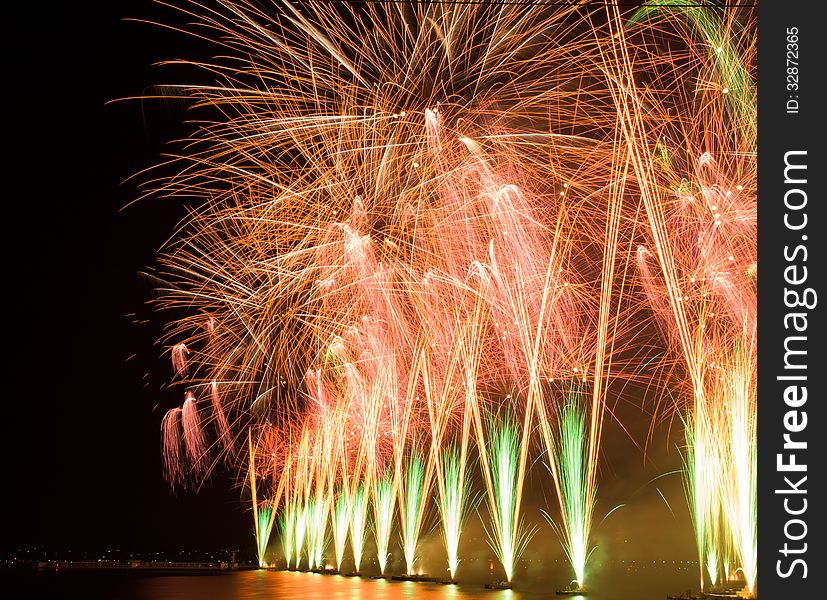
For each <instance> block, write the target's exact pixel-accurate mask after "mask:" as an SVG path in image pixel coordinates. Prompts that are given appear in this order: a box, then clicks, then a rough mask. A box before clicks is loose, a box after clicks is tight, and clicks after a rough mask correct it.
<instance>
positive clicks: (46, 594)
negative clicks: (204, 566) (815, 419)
mask: <svg viewBox="0 0 827 600" xmlns="http://www.w3.org/2000/svg"><path fill="white" fill-rule="evenodd" d="M694 575H695V574H694V572H690V571H680V570H676V569H667V568H663V569H650V570H647V571H636V572H629V571H628V570H623V569H619V568H613V569H606V570H604V571H602V572H594V573H593V585H592V589H591V592H590V594H589V595H588V596H587V597H585V598H584V597H582V596H569V597H570V598H583V600H663V599H664V598H665V596H666V594H667V593H673V594H674V593H680V592H683V591H684V590H686V589H688V588H691V587H694V586H693V582H694V579H695V576H694ZM16 583H18V584H22V585H23V586H24V588H25V589H26V590H27V592H28V593H27V594H26V595H27V597H32V596H33V597H37V598H50V599H57V598H84V599H86V600H97V599H101V600H103V599H106V600H284V599H288V598H290V599H292V598H296V599H300V600H340V599H341V600H359V599H365V600H368V599H370V600H374V599H375V600H404V599H415V600H437V599H439V600H442V599H445V600H451V599H457V600H466V599H470V598H481V599H484V600H535V599H540V598H548V599H551V598H558V597H559V598H562V597H560V596H556V595H555V593H554V591H555V589H558V588H559V587H562V585H565V584H562V585H556V586H555V585H554V583H553V582H551V581H549V582H546V581H517V582H515V584H514V589H513V590H486V589H485V588H484V587H483V586H482V584H479V583H467V584H459V585H441V584H437V583H419V582H410V581H387V580H383V579H362V578H358V577H340V576H338V575H320V574H314V573H298V572H285V571H235V572H229V573H216V574H210V575H159V576H151V575H140V574H134V573H128V572H125V573H94V572H63V573H31V574H27V575H23V576H21V577H20V578H19V580H18V581H16ZM6 589H7V588H6ZM7 597H8V596H7Z"/></svg>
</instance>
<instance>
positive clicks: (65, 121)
mask: <svg viewBox="0 0 827 600" xmlns="http://www.w3.org/2000/svg"><path fill="white" fill-rule="evenodd" d="M14 11H15V13H14V18H13V19H11V20H10V21H9V22H7V27H9V28H10V29H16V30H17V31H15V32H13V33H15V34H16V38H17V39H18V42H17V44H16V45H15V47H14V48H12V51H11V53H10V54H6V61H7V63H8V64H10V66H11V67H12V69H11V71H7V73H6V75H7V77H6V78H5V79H6V80H5V82H4V85H3V87H4V89H6V90H7V92H8V93H9V94H10V95H11V96H12V98H13V103H14V105H15V107H14V109H13V110H12V111H9V112H6V113H5V115H4V120H5V123H6V124H7V126H8V125H11V126H12V127H13V128H14V138H13V140H14V141H13V142H12V143H8V145H7V147H6V153H7V155H8V154H11V155H12V156H13V163H12V165H7V167H6V173H7V175H8V177H9V178H10V179H11V181H12V182H13V187H12V188H11V193H7V194H5V195H4V196H5V198H4V200H5V206H6V210H7V211H9V212H7V213H6V217H5V219H4V223H5V227H4V230H5V231H4V236H3V237H4V245H5V246H6V249H5V253H4V254H5V257H6V260H4V261H3V262H4V267H5V271H6V273H5V277H4V279H5V282H4V288H5V295H6V303H4V304H5V306H6V308H5V309H4V311H3V312H4V319H3V322H4V325H5V326H4V327H3V330H4V331H3V333H4V335H3V338H4V340H5V345H6V348H7V350H6V352H7V356H10V358H11V361H10V362H8V363H7V370H6V377H5V386H4V387H5V390H6V394H4V396H5V397H4V399H3V406H4V409H3V411H2V415H3V419H2V420H3V429H4V430H5V434H4V435H3V446H4V447H3V453H2V457H3V461H4V462H5V463H6V465H7V467H6V469H4V475H3V495H4V496H5V497H6V498H7V499H10V500H11V501H12V504H13V508H12V509H11V510H10V511H9V510H8V509H7V512H6V513H5V515H4V517H3V519H2V520H3V531H2V534H0V545H2V547H0V556H4V555H8V553H10V552H13V551H15V550H16V549H18V548H20V547H22V546H25V545H31V544H45V545H46V546H47V547H49V548H53V549H55V550H58V551H63V550H65V549H68V548H72V549H74V550H75V551H78V550H81V549H88V550H94V551H98V550H104V549H109V548H113V547H119V548H121V549H122V550H126V551H130V550H134V551H147V550H175V549H177V548H191V547H205V546H209V547H210V548H212V549H217V548H224V547H232V546H241V545H245V546H250V547H252V546H253V543H252V525H251V523H248V518H247V517H248V516H249V515H245V514H244V512H243V510H242V506H241V503H240V502H239V501H238V496H239V492H238V490H235V489H233V483H234V482H233V480H232V479H230V478H222V477H218V478H214V479H213V482H212V483H209V484H208V485H207V488H206V489H204V490H202V491H201V492H200V493H199V494H198V495H196V494H194V493H191V492H183V493H179V494H178V495H177V497H176V496H173V495H172V494H170V492H169V489H168V488H167V486H166V484H165V483H164V482H163V480H162V477H161V462H160V460H161V458H160V420H161V416H162V415H163V411H164V410H166V408H168V407H169V406H170V405H172V404H173V403H174V402H173V401H171V400H169V398H170V394H171V393H173V392H172V391H170V390H164V389H162V388H161V385H162V384H163V383H164V382H165V381H167V380H169V379H170V374H171V370H170V367H169V365H168V364H167V362H166V361H162V360H161V358H160V355H161V352H160V349H159V348H158V347H153V345H152V344H153V341H154V340H156V339H157V338H158V336H159V334H160V333H161V330H160V328H159V325H158V324H159V322H160V319H158V318H157V315H155V317H154V318H153V319H152V321H151V322H150V323H141V322H137V323H136V322H135V321H143V320H145V319H147V318H149V317H151V316H152V311H151V310H149V309H148V308H147V307H146V301H147V300H148V299H149V298H150V297H151V287H150V285H149V284H148V283H146V282H145V281H143V280H142V279H141V278H140V277H139V276H138V272H139V270H141V269H144V268H146V267H151V265H152V263H153V260H154V255H155V253H156V251H157V250H158V248H159V247H160V245H161V244H162V243H163V242H164V240H165V236H167V235H169V234H170V232H171V231H172V229H173V227H174V225H175V223H177V221H178V220H179V219H180V218H181V217H182V216H183V210H184V207H183V205H182V203H181V202H180V201H176V202H173V201H170V202H164V201H160V200H147V201H144V202H139V203H136V204H134V205H132V206H131V207H128V208H124V207H126V205H127V204H128V203H129V202H131V201H132V200H134V199H135V198H136V196H137V194H138V189H137V187H136V184H135V183H133V182H129V181H126V182H125V180H126V179H127V178H128V177H130V176H131V175H133V174H134V173H136V172H137V171H139V170H140V169H143V168H146V167H148V166H150V165H152V164H154V163H157V162H158V160H159V157H160V153H161V152H162V150H163V148H164V142H167V141H169V140H170V139H171V138H172V137H173V136H175V135H176V134H180V130H181V128H182V126H181V125H178V126H177V127H176V126H174V124H175V123H180V122H181V121H182V119H181V118H180V115H179V114H178V112H180V107H176V106H174V105H169V103H159V102H146V101H139V100H131V101H124V102H117V103H114V104H109V105H107V104H106V103H107V102H109V101H111V100H115V99H118V98H125V97H129V96H137V95H141V94H144V93H146V92H147V91H148V90H149V87H148V86H150V85H151V84H157V83H160V82H162V81H163V80H164V77H165V76H169V75H170V72H169V70H165V69H163V68H160V69H159V68H158V67H153V66H152V63H153V62H156V61H158V60H159V59H161V58H170V57H175V56H178V55H179V50H180V48H181V44H182V43H184V42H186V39H185V38H183V36H181V35H176V34H172V33H168V32H165V31H164V30H162V29H161V28H159V27H156V26H152V25H147V24H144V23H135V22H126V21H124V20H123V18H124V17H140V18H142V19H155V18H159V17H160V18H164V14H159V11H160V9H159V8H158V7H156V6H154V5H152V4H151V3H150V2H148V1H146V0H144V1H127V2H105V3H96V2H95V3H90V2H80V3H76V2H53V3H48V5H45V6H44V5H41V4H40V3H35V2H31V3H19V4H17V5H16V7H15V9H14ZM12 74H13V80H12V81H9V75H12ZM183 127H185V126H183ZM6 139H8V138H6ZM9 167H10V168H9ZM138 181H140V178H139V179H138ZM7 189H8V188H7ZM9 213H10V214H9ZM132 313H137V315H136V316H134V317H133V316H132ZM132 354H136V357H135V358H132V359H129V360H128V358H129V356H130V355H132ZM146 373H149V377H148V378H146V379H142V378H144V377H145V374H146ZM177 396H178V394H175V400H176V401H178V400H179V398H178V397H177ZM179 403H180V402H179ZM159 405H160V408H159Z"/></svg>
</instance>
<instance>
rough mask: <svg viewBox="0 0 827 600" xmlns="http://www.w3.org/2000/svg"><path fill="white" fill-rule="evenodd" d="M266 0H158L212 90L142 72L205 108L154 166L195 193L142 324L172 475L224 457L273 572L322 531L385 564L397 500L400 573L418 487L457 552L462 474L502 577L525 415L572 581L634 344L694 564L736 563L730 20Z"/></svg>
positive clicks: (750, 222) (742, 350) (749, 111)
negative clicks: (271, 545) (208, 5)
mask: <svg viewBox="0 0 827 600" xmlns="http://www.w3.org/2000/svg"><path fill="white" fill-rule="evenodd" d="M278 6H279V7H280V12H278V11H277V14H269V13H268V12H267V11H266V10H265V9H264V8H262V7H261V6H259V5H258V4H257V3H253V2H245V1H229V2H222V3H220V5H218V6H216V7H215V9H214V10H213V9H210V10H209V11H207V9H205V8H204V7H202V6H200V5H197V4H192V5H189V4H186V5H184V8H182V10H183V11H184V12H186V13H187V14H188V15H189V16H191V17H192V18H193V19H194V20H195V21H196V22H198V23H200V24H201V25H204V26H205V31H210V32H213V34H214V39H215V41H216V43H218V44H220V45H221V47H222V49H221V52H220V53H219V54H220V56H221V57H220V58H216V59H214V62H213V63H211V64H202V63H198V64H195V65H193V66H195V67H196V68H202V69H204V72H205V73H207V74H208V76H209V77H210V78H211V79H210V82H209V83H208V84H205V85H190V86H183V87H181V86H177V87H171V88H165V89H164V93H165V94H167V95H169V94H172V95H176V96H180V97H181V98H185V99H189V100H193V99H194V102H193V106H192V110H193V111H194V112H195V113H197V115H198V116H199V118H198V119H195V120H196V121H197V122H198V123H199V125H198V126H197V129H196V131H195V132H194V133H193V134H192V136H191V138H190V139H188V140H187V144H186V145H185V146H184V147H183V148H182V152H180V153H179V154H175V155H174V157H173V158H172V166H173V167H177V169H176V170H175V174H174V175H172V176H171V177H169V178H167V179H163V180H156V181H153V186H154V187H155V188H156V189H157V191H158V192H159V193H161V194H164V195H168V196H184V197H187V198H188V199H191V198H193V197H194V198H198V199H200V200H201V203H200V204H199V205H198V206H197V207H196V208H195V209H194V210H193V211H192V213H191V214H190V216H189V217H188V219H187V221H186V222H185V223H184V224H183V226H182V228H181V230H180V233H179V235H178V236H176V237H175V238H174V240H173V241H172V242H171V243H170V245H169V246H167V247H166V248H165V251H164V254H163V255H162V258H161V270H162V273H161V274H160V275H162V277H159V278H158V281H161V282H162V284H163V285H162V286H161V287H162V288H163V289H162V290H161V292H162V293H161V296H160V298H161V299H160V304H161V305H162V306H164V307H169V308H174V309H180V308H181V307H186V309H187V311H190V312H189V313H188V314H187V315H186V316H184V317H180V318H178V317H176V320H175V322H174V323H173V324H172V326H171V327H170V328H169V333H168V337H167V338H166V339H165V340H164V342H165V344H167V345H166V348H167V349H168V350H169V351H170V355H171V358H172V364H173V371H174V377H175V378H176V380H180V381H179V383H180V384H181V385H182V386H184V390H185V391H184V393H185V396H184V402H183V404H182V405H181V407H176V408H173V409H172V410H170V411H169V412H168V413H167V414H166V416H165V417H164V419H163V422H162V433H163V442H162V443H163V449H164V472H165V476H166V478H167V479H168V480H169V482H170V483H171V484H173V485H179V486H180V485H186V484H187V483H188V482H189V481H193V480H196V481H197V480H200V479H202V478H203V477H206V476H207V475H208V474H209V473H210V472H211V471H212V468H211V465H213V464H216V461H218V460H221V459H223V460H224V461H225V464H227V465H229V467H230V468H233V467H234V466H237V467H238V471H239V472H240V473H242V474H243V473H245V472H246V471H249V481H250V486H251V489H252V490H253V509H254V510H253V514H254V520H255V526H256V538H257V546H258V551H259V561H260V563H261V564H263V560H264V551H265V549H266V547H267V539H269V534H270V529H271V527H272V521H273V515H274V514H275V512H276V511H277V510H278V509H279V508H281V509H282V545H283V549H284V553H285V559H286V562H287V564H288V566H289V565H293V566H294V567H298V566H299V565H300V564H301V561H302V560H303V559H302V554H303V553H306V555H307V565H308V567H309V568H310V569H314V568H322V567H323V566H324V553H325V549H326V544H327V537H328V527H329V528H330V533H332V541H333V551H334V554H335V560H336V566H337V568H341V565H342V561H343V557H344V554H345V549H346V546H347V537H348V532H349V533H350V540H351V547H352V550H353V555H354V560H355V566H356V571H357V572H359V571H360V570H361V568H362V563H363V560H364V556H363V554H364V545H365V532H366V531H367V530H368V529H369V528H372V530H373V532H374V535H375V538H376V546H377V559H378V562H379V567H380V570H381V571H382V573H385V572H386V570H387V568H388V564H387V561H388V556H389V548H390V544H391V531H392V529H393V523H394V522H395V518H396V515H395V513H396V512H398V513H399V524H400V535H401V544H402V554H403V557H404V562H405V569H406V571H407V572H408V574H411V573H413V571H414V568H415V564H416V563H417V560H418V558H419V557H418V552H419V547H420V537H421V535H422V530H423V527H424V523H425V522H426V516H427V514H428V510H429V507H428V500H429V499H430V498H432V497H433V498H434V499H435V504H436V509H437V510H436V511H435V512H436V513H438V515H439V517H440V521H441V531H442V536H443V539H444V543H445V547H446V559H447V564H448V570H449V572H450V574H451V577H452V578H454V577H455V576H456V571H457V567H458V565H459V561H460V558H459V556H460V538H461V534H462V529H463V522H464V518H465V515H466V513H467V511H468V507H469V495H470V490H471V489H472V488H473V487H474V486H477V489H481V490H482V494H483V495H484V496H485V497H486V498H487V501H488V502H487V503H488V508H489V516H490V519H488V520H486V522H485V523H484V525H485V527H486V530H487V532H488V534H489V541H490V544H491V547H492V549H493V551H494V553H495V554H496V556H497V558H498V559H499V560H500V562H501V564H502V566H503V569H504V570H505V574H506V577H507V579H508V580H509V581H510V580H511V579H512V577H513V576H514V572H515V565H516V562H517V560H518V559H519V556H520V553H521V552H522V550H523V549H524V548H525V545H526V544H527V543H528V539H529V537H530V535H529V533H528V532H527V530H526V528H525V527H524V525H523V514H522V504H523V503H522V495H523V493H524V490H525V488H526V486H525V481H526V478H527V474H528V472H529V470H530V468H531V464H532V461H531V458H532V456H531V453H532V448H534V447H535V444H533V443H532V442H533V438H534V436H535V435H539V442H540V445H541V447H543V448H544V450H545V453H546V455H547V456H548V467H549V471H550V474H551V477H550V487H552V488H553V494H552V495H551V496H552V497H556V500H557V504H558V505H559V513H560V514H559V518H557V517H556V516H552V513H556V512H557V511H556V507H554V509H553V510H552V507H549V512H548V516H549V518H550V520H551V521H553V522H554V523H555V524H556V525H555V527H556V528H557V530H558V533H559V534H560V538H561V540H562V543H563V546H564V548H565V551H566V554H567V556H568V559H569V561H570V562H571V566H572V568H573V570H574V578H575V581H576V583H577V585H578V586H580V587H582V586H583V585H584V583H585V579H586V573H585V569H586V563H587V559H588V556H589V551H590V534H591V530H592V515H593V511H594V503H595V501H596V493H597V487H598V486H597V470H598V469H597V465H598V462H599V459H600V445H601V437H602V428H603V415H604V413H605V412H606V410H607V409H606V405H607V402H608V399H609V396H610V390H611V389H612V383H613V382H615V381H618V380H620V379H627V380H631V379H635V378H641V379H642V378H643V377H644V376H643V375H639V373H640V372H641V369H639V366H640V364H639V363H640V361H641V360H646V361H652V362H659V363H660V364H658V365H656V367H657V369H659V370H658V372H659V373H665V374H664V375H663V376H662V378H658V377H654V378H652V379H647V380H645V381H644V383H645V385H646V386H647V388H648V387H652V388H662V386H663V385H669V386H670V388H671V389H674V391H675V395H676V397H678V398H679V401H678V403H677V406H678V410H679V411H680V413H681V414H682V415H683V417H684V419H685V423H686V429H687V437H686V439H687V444H686V449H685V455H684V460H685V464H686V469H685V471H686V489H687V495H688V498H689V500H690V504H691V507H692V514H693V522H694V526H695V529H696V542H697V546H698V552H699V556H700V558H701V562H702V563H703V566H702V573H701V577H702V586H703V581H704V579H705V578H711V580H712V581H713V582H715V581H717V580H718V579H719V578H720V574H721V573H727V570H728V569H729V568H730V562H733V565H736V564H737V566H735V568H736V569H738V570H739V572H741V573H743V575H744V577H745V579H746V581H747V584H748V585H749V587H750V589H752V588H753V587H754V583H755V573H756V571H755V569H756V566H755V550H754V548H755V521H754V520H755V464H754V463H755V398H754V397H755V378H754V369H755V334H756V325H755V321H756V314H755V273H756V266H755V265H756V256H755V181H754V179H755V177H754V167H755V165H754V147H755V132H754V127H753V126H752V125H753V124H754V97H755V96H754V89H753V87H754V86H753V83H752V81H751V79H750V72H751V63H752V60H753V55H754V43H753V42H752V41H751V38H750V37H749V36H743V35H741V33H742V32H743V31H745V30H746V29H748V28H749V27H750V23H749V22H742V21H739V19H738V18H736V16H737V14H740V13H738V11H734V10H730V9H728V8H721V9H720V10H719V9H709V8H706V7H699V6H698V7H695V6H693V7H689V6H683V5H682V4H681V3H677V2H675V3H672V6H670V9H669V10H663V9H662V8H658V7H656V6H655V5H654V4H653V5H646V6H644V7H643V8H641V9H640V10H637V11H628V12H623V13H621V10H620V8H619V7H618V6H614V5H607V6H596V7H591V6H585V5H583V6H581V5H573V4H572V5H569V4H565V3H562V4H559V5H558V4H554V3H552V5H548V6H543V5H531V6H517V5H514V4H513V3H508V2H487V3H471V4H451V3H397V2H369V3H355V4H354V3H337V4H335V5H330V4H329V3H316V2H308V3H302V4H301V6H298V5H294V4H293V3H288V2H283V3H281V4H278ZM202 33H203V32H201V33H199V35H202ZM203 37H204V36H203V35H202V38H203ZM224 57H226V58H224ZM643 75H645V77H646V79H645V83H644V82H643V79H641V76H643ZM687 81H693V82H697V84H696V85H697V87H696V89H691V90H690V89H689V88H688V87H686V86H687V85H688V84H686V82H687ZM175 314H176V315H178V314H180V312H177V313H175ZM650 319H652V321H653V322H654V323H656V324H657V326H658V327H659V328H660V330H661V333H662V334H663V335H662V337H661V341H662V343H663V346H664V349H665V350H666V351H665V352H661V353H659V354H658V357H660V356H663V358H652V356H651V351H649V350H648V347H649V346H650V345H651V339H650V338H649V337H646V335H647V334H646V333H645V331H646V330H647V329H648V322H649V320H650ZM736 342H737V343H736ZM629 357H632V358H629ZM675 362H680V368H678V367H676V366H675V364H674V363H675ZM560 382H567V383H569V384H570V385H571V386H572V390H570V391H568V392H566V393H562V394H560V393H556V392H557V391H558V388H559V386H560ZM618 387H619V386H618ZM574 390H576V391H574ZM586 390H588V393H587V392H586ZM207 394H208V395H209V397H210V402H209V406H207V404H199V398H200V397H202V395H203V396H204V397H206V395H207ZM658 408H659V410H657V411H655V412H657V413H661V414H664V413H666V412H667V410H665V409H663V408H662V407H658ZM669 410H671V408H670V409H669ZM492 415H493V416H492ZM244 435H247V436H248V440H252V439H253V438H255V439H256V440H258V441H256V443H253V442H252V441H250V442H249V443H248V444H247V446H248V452H247V458H248V460H247V461H246V462H242V460H241V455H243V454H244V453H243V452H241V453H239V452H238V449H239V448H243V446H244V444H243V443H242V444H239V440H243V437H242V436H244ZM212 438H214V439H215V440H216V442H218V443H215V444H212V445H210V444H209V443H208V440H210V439H212ZM477 456H478V457H479V460H478V464H472V463H474V460H473V459H472V457H474V458H476V457H477ZM241 477H243V475H241ZM265 482H266V483H267V485H266V486H265V485H263V484H264V483H265ZM257 486H258V488H259V489H258V490H257V489H256V488H257ZM265 488H267V491H266V492H265V491H264V490H265ZM258 494H261V495H263V496H267V497H266V498H259V496H258ZM369 508H372V510H369ZM369 513H372V515H371V514H369ZM371 516H372V519H371ZM704 571H706V572H707V573H706V575H704Z"/></svg>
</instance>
